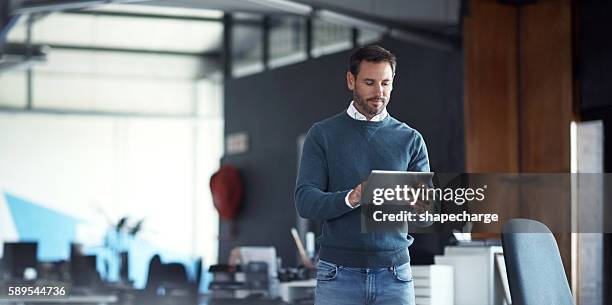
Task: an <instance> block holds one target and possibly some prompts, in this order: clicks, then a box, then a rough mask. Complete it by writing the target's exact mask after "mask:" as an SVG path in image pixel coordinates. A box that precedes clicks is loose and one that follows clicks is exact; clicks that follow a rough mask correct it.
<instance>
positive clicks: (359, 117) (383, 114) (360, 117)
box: [344, 101, 389, 209]
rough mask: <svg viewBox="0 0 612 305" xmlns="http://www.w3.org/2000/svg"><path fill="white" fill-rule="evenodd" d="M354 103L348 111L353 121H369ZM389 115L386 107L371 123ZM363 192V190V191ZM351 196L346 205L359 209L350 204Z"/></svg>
mask: <svg viewBox="0 0 612 305" xmlns="http://www.w3.org/2000/svg"><path fill="white" fill-rule="evenodd" d="M353 103H355V102H354V101H351V104H350V105H349V107H348V109H346V113H347V114H348V115H349V116H350V117H351V118H353V119H355V120H358V121H367V120H368V118H366V116H365V115H363V114H362V113H361V112H359V110H357V108H355V106H354V105H353ZM387 115H389V113H387V107H385V108H384V109H383V110H382V111H381V112H380V113H379V114H377V115H375V116H373V117H372V119H371V120H370V122H380V121H382V120H384V119H385V118H386V117H387ZM361 191H362V192H363V190H361ZM350 194H351V192H349V193H348V194H346V197H344V203H346V205H348V206H349V208H351V209H354V208H356V207H358V206H359V205H360V204H357V205H356V206H352V205H351V203H350V202H349V195H350Z"/></svg>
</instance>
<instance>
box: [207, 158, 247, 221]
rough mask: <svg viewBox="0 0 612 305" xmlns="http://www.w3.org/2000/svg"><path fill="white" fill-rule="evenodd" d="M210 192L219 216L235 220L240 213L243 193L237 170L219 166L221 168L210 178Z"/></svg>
mask: <svg viewBox="0 0 612 305" xmlns="http://www.w3.org/2000/svg"><path fill="white" fill-rule="evenodd" d="M210 190H211V192H212V198H213V204H214V205H215V208H216V209H217V211H218V212H219V216H220V217H221V218H222V219H225V220H232V219H235V218H236V216H238V213H240V208H241V203H242V195H243V193H244V189H243V185H242V179H241V178H240V172H239V171H238V169H236V168H235V167H233V166H229V165H221V168H219V170H218V171H217V172H216V173H214V174H213V175H212V177H210Z"/></svg>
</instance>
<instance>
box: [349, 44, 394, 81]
mask: <svg viewBox="0 0 612 305" xmlns="http://www.w3.org/2000/svg"><path fill="white" fill-rule="evenodd" d="M364 60H365V61H369V62H375V63H379V62H383V61H386V62H388V63H389V64H390V65H391V70H392V71H393V73H395V66H396V65H397V59H396V58H395V55H393V54H391V52H389V51H387V50H385V49H384V48H383V47H381V46H377V45H372V46H365V47H361V48H359V49H357V51H355V52H354V53H353V55H351V58H350V59H349V71H350V72H351V73H352V74H353V75H355V76H357V73H359V64H361V62H362V61H364Z"/></svg>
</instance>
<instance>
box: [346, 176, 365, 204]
mask: <svg viewBox="0 0 612 305" xmlns="http://www.w3.org/2000/svg"><path fill="white" fill-rule="evenodd" d="M364 183H365V182H362V183H360V184H359V185H357V186H356V187H355V188H354V189H353V190H351V192H350V193H349V195H348V200H349V203H350V204H351V206H353V207H355V206H357V205H358V204H359V203H360V201H361V190H362V188H363V187H362V185H363V184H364Z"/></svg>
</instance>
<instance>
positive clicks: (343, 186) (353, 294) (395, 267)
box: [295, 46, 429, 305]
mask: <svg viewBox="0 0 612 305" xmlns="http://www.w3.org/2000/svg"><path fill="white" fill-rule="evenodd" d="M395 66H396V58H395V56H394V55H393V54H391V53H390V52H389V51H387V50H385V49H383V48H381V47H379V46H367V47H363V48H360V49H359V50H357V51H356V52H355V53H353V55H352V56H351V58H350V61H349V71H348V72H347V73H346V82H347V86H348V88H349V89H350V90H351V91H352V92H353V101H352V102H351V104H350V105H349V107H348V109H347V110H345V111H342V112H341V113H339V114H337V115H335V116H333V117H330V118H328V119H325V120H323V121H321V122H318V123H315V124H314V125H313V126H312V128H310V130H309V131H308V134H307V135H306V139H305V141H304V148H303V152H302V160H301V162H300V169H299V173H298V178H297V183H296V190H295V201H296V207H297V210H298V213H299V214H300V216H302V217H304V218H308V219H312V220H317V221H321V222H322V223H323V227H322V232H321V236H319V238H318V242H319V244H320V253H319V257H320V261H319V266H318V272H317V287H316V289H315V304H316V305H328V304H329V305H343V304H347V305H348V304H351V305H354V304H414V285H413V283H412V273H411V270H410V257H409V254H408V246H410V244H412V241H413V238H412V237H411V236H410V235H408V236H407V235H406V234H401V233H384V234H383V233H361V215H360V211H359V210H360V209H359V208H358V207H359V205H360V200H361V191H362V184H361V182H362V181H364V180H366V179H367V177H368V176H369V174H370V172H371V171H372V170H374V169H378V170H395V171H424V172H428V171H429V160H428V157H427V148H426V147H425V142H424V141H423V138H422V136H421V135H420V134H419V132H417V131H416V130H414V129H412V128H410V127H409V126H408V125H406V124H404V123H402V122H400V121H398V120H396V119H395V118H393V117H391V116H390V115H389V114H388V113H387V110H386V107H387V105H388V103H389V99H390V96H391V91H392V89H393V77H394V75H395Z"/></svg>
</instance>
